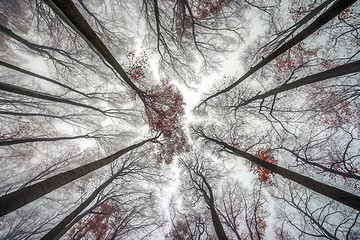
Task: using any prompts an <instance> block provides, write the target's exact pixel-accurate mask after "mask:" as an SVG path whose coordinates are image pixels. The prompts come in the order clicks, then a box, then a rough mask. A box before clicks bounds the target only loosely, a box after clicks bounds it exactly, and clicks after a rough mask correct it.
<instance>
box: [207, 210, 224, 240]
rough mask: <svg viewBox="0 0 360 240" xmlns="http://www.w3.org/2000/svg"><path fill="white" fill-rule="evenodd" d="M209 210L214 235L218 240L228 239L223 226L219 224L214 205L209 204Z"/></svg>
mask: <svg viewBox="0 0 360 240" xmlns="http://www.w3.org/2000/svg"><path fill="white" fill-rule="evenodd" d="M210 211H211V219H212V222H213V225H214V228H215V232H216V236H217V237H218V239H219V240H228V238H227V236H226V234H225V231H224V228H223V226H222V224H221V221H220V218H219V215H218V213H217V212H216V210H215V207H214V206H211V207H210Z"/></svg>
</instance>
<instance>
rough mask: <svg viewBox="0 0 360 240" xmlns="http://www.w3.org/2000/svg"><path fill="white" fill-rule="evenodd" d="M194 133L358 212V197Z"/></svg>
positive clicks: (204, 135) (198, 130)
mask: <svg viewBox="0 0 360 240" xmlns="http://www.w3.org/2000/svg"><path fill="white" fill-rule="evenodd" d="M194 131H195V132H196V134H197V135H198V136H199V137H201V138H203V139H205V140H207V141H209V142H213V143H216V144H217V145H219V146H221V147H223V148H224V149H225V150H226V151H228V152H229V153H231V154H234V155H236V156H239V157H243V158H245V159H247V160H249V161H251V162H252V163H254V164H256V165H258V166H260V167H262V168H265V169H267V170H269V171H271V172H273V173H276V174H279V175H280V176H282V177H283V178H287V179H290V180H292V181H294V182H297V183H299V184H301V185H302V186H304V187H307V188H309V189H311V190H313V191H315V192H317V193H320V194H322V195H324V196H327V197H329V198H331V199H333V200H335V201H338V202H341V203H343V204H345V205H347V206H349V207H352V208H354V209H356V210H359V211H360V197H359V196H356V195H354V194H352V193H349V192H346V191H344V190H341V189H338V188H336V187H332V186H329V185H327V184H324V183H321V182H318V181H316V180H314V179H312V178H310V177H306V176H303V175H300V174H298V173H296V172H293V171H290V170H288V169H286V168H283V167H280V166H277V165H275V164H273V163H270V162H266V161H264V160H261V159H260V158H257V157H256V156H254V155H252V154H249V153H247V152H244V151H241V150H239V149H237V148H235V147H233V146H230V145H228V144H227V143H225V142H222V141H221V140H218V139H215V138H213V137H209V136H207V135H206V134H205V133H204V132H203V130H202V129H195V130H194Z"/></svg>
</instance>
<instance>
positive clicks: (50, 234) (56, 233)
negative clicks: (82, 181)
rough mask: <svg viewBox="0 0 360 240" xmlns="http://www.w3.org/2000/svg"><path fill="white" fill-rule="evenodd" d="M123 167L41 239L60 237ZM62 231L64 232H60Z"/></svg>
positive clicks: (48, 239)
mask: <svg viewBox="0 0 360 240" xmlns="http://www.w3.org/2000/svg"><path fill="white" fill-rule="evenodd" d="M122 172H123V171H122V169H121V170H120V171H119V172H117V173H116V174H115V175H114V176H112V177H111V178H109V179H108V180H107V181H105V182H104V183H103V184H101V185H100V186H99V187H98V188H96V190H95V191H94V192H93V193H92V194H91V195H90V196H89V197H88V198H87V199H86V200H85V201H84V202H83V203H81V204H80V205H79V206H78V207H77V208H76V209H75V210H74V211H72V212H71V213H70V214H69V215H67V216H66V217H65V218H64V219H63V220H62V221H61V222H59V223H58V224H57V225H56V226H55V227H54V228H53V229H51V230H50V232H48V233H47V234H46V235H45V236H43V237H42V238H41V240H54V239H60V238H61V237H62V235H63V234H64V233H62V232H63V230H64V229H65V227H66V226H67V225H68V224H69V223H70V222H71V221H72V220H73V219H74V218H75V217H76V216H77V215H79V214H80V213H81V212H82V211H83V210H84V209H85V208H86V207H87V206H88V205H89V204H90V203H91V202H92V201H93V200H94V199H95V198H96V196H97V195H98V194H99V193H100V192H101V191H102V190H103V189H105V188H106V187H107V186H108V185H109V184H110V183H111V182H112V181H113V180H114V179H115V178H117V177H118V176H119V175H120V174H121V173H122ZM60 233H62V234H60Z"/></svg>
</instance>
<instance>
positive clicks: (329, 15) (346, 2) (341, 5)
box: [203, 0, 357, 103]
mask: <svg viewBox="0 0 360 240" xmlns="http://www.w3.org/2000/svg"><path fill="white" fill-rule="evenodd" d="M356 1H357V0H337V1H336V2H335V3H334V4H333V5H331V6H330V7H329V8H328V9H327V10H326V11H325V12H323V13H322V14H321V15H320V16H319V17H318V18H317V19H315V20H314V22H312V23H311V24H310V25H309V26H307V27H306V28H304V29H303V30H302V31H301V32H299V33H298V34H297V35H296V36H295V37H293V38H292V39H290V40H289V41H288V42H286V43H284V44H283V45H282V46H281V47H279V48H278V49H276V50H275V51H274V52H272V53H271V54H270V55H269V56H267V57H265V58H264V59H263V60H261V61H260V62H259V63H258V64H256V65H255V66H253V67H251V68H250V70H249V71H248V72H247V73H245V74H244V75H243V76H242V77H241V78H239V79H238V80H237V81H236V82H234V83H233V84H231V85H230V86H228V87H226V88H225V89H223V90H221V91H219V92H217V93H215V94H213V95H211V96H209V97H207V98H206V99H205V100H204V101H203V103H205V102H207V101H209V100H210V99H212V98H214V97H217V96H219V95H221V94H223V93H226V92H228V91H229V90H231V89H232V88H234V87H236V86H237V85H239V84H240V83H241V82H243V81H244V80H245V79H247V78H248V77H250V76H251V75H252V74H253V73H255V72H256V71H257V70H259V69H260V68H262V67H263V66H265V65H266V64H268V63H269V62H271V61H272V60H274V59H275V58H276V57H278V56H280V55H281V54H282V53H284V52H285V51H287V50H288V49H290V48H292V47H293V46H295V45H296V44H298V43H299V42H301V41H302V40H304V39H305V38H307V37H308V36H310V35H311V34H313V33H314V32H315V31H316V30H318V29H319V28H321V27H322V26H324V25H325V24H326V23H327V22H329V21H330V20H331V19H333V18H334V17H336V16H337V15H338V14H340V13H341V12H342V11H344V10H345V9H346V8H348V7H350V6H351V5H352V4H354V3H355V2H356Z"/></svg>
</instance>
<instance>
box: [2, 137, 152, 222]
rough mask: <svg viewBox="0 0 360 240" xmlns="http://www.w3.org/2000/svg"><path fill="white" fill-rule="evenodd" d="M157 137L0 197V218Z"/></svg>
mask: <svg viewBox="0 0 360 240" xmlns="http://www.w3.org/2000/svg"><path fill="white" fill-rule="evenodd" d="M158 137H159V135H158V136H156V137H154V138H150V139H147V140H144V141H142V142H140V143H137V144H134V145H131V146H129V147H127V148H124V149H122V150H120V151H118V152H116V153H114V154H112V155H110V156H108V157H105V158H102V159H100V160H97V161H94V162H91V163H88V164H86V165H83V166H81V167H77V168H74V169H72V170H69V171H67V172H64V173H60V174H57V175H55V176H53V177H50V178H47V179H45V180H43V181H41V182H38V183H35V184H33V185H31V186H28V187H25V188H22V189H19V190H17V191H15V192H12V193H9V194H6V195H3V196H1V197H0V216H3V215H5V214H7V213H10V212H12V211H14V210H16V209H18V208H21V207H22V206H24V205H26V204H28V203H30V202H32V201H34V200H36V199H38V198H40V197H42V196H44V195H46V194H48V193H50V192H52V191H54V190H56V189H57V188H60V187H62V186H64V185H66V184H68V183H70V182H71V181H73V180H75V179H78V178H80V177H82V176H85V175H86V174H88V173H90V172H92V171H95V170H97V169H99V168H101V167H103V166H105V165H107V164H109V163H111V162H113V161H115V160H116V159H117V158H118V157H120V156H121V155H123V154H125V153H127V152H130V151H132V150H134V149H136V148H138V147H140V146H142V145H144V144H145V143H147V142H150V141H154V140H156V139H157V138H158Z"/></svg>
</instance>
